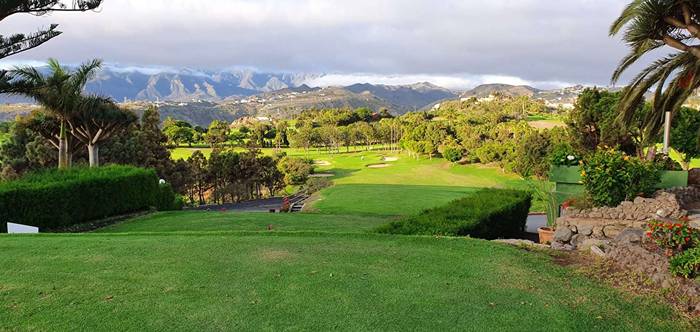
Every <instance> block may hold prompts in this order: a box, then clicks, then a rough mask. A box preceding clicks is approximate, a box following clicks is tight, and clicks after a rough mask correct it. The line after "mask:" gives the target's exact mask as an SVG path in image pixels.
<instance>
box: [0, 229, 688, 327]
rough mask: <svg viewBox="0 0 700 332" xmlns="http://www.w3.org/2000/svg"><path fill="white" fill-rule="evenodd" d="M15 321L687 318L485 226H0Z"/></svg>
mask: <svg viewBox="0 0 700 332" xmlns="http://www.w3.org/2000/svg"><path fill="white" fill-rule="evenodd" d="M0 248H1V249H2V251H3V255H0V266H2V267H3V273H2V277H1V278H0V303H2V304H1V305H0V322H2V329H7V330H92V331H95V330H179V331H194V330H197V331H199V330H331V329H341V330H394V331H405V330H424V331H428V330H430V331H440V330H472V331H488V330H491V331H495V330H498V331H504V330H511V331H593V330H605V331H630V330H633V331H682V330H690V329H691V327H689V326H688V325H687V321H686V320H684V319H682V318H681V317H679V316H676V315H675V314H674V313H673V311H672V310H671V309H670V308H669V307H667V306H664V305H661V304H659V303H658V301H656V300H655V299H652V298H646V299H642V298H636V297H630V296H627V295H623V294H621V293H619V292H618V291H615V290H612V289H609V288H607V287H604V286H600V285H599V284H597V283H596V282H593V281H591V280H588V279H586V278H583V277H581V276H578V275H576V274H574V273H572V272H571V271H570V270H568V269H566V268H563V267H559V266H557V265H555V264H553V263H551V261H550V258H549V257H547V256H546V255H543V254H537V253H530V252H526V251H522V250H519V249H516V248H511V247H508V246H505V245H499V244H492V243H489V242H486V241H481V240H475V239H450V238H433V237H402V236H379V235H330V234H325V235H323V236H319V235H313V234H308V235H304V234H296V235H292V234H286V235H285V234H283V233H277V234H276V235H274V234H273V235H262V234H247V235H246V234H239V235H235V234H233V233H207V234H204V235H195V234H169V235H165V234H161V235H159V234H143V235H140V234H127V235H117V234H106V235H98V234H92V235H48V236H46V235H44V236H2V237H0Z"/></svg>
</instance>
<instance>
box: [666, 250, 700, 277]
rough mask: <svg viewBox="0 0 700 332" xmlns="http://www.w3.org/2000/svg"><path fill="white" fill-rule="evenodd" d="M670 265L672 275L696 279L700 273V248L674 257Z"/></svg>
mask: <svg viewBox="0 0 700 332" xmlns="http://www.w3.org/2000/svg"><path fill="white" fill-rule="evenodd" d="M669 263H670V267H669V270H670V272H671V274H673V275H675V276H682V277H685V278H695V277H696V276H697V275H698V272H700V248H693V249H690V250H688V251H684V252H682V253H680V254H678V255H676V256H673V257H672V258H671V260H670V261H669Z"/></svg>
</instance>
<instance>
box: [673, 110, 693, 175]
mask: <svg viewBox="0 0 700 332" xmlns="http://www.w3.org/2000/svg"><path fill="white" fill-rule="evenodd" d="M699 138H700V112H698V111H697V110H694V109H690V108H687V107H682V108H681V109H680V110H679V111H678V112H677V113H676V114H675V115H674V117H673V123H672V127H671V146H672V147H673V148H674V149H676V150H677V151H678V152H680V153H681V155H682V159H683V160H682V162H683V164H684V167H683V168H685V169H688V164H689V163H690V160H691V159H693V158H697V157H700V144H699V143H700V142H698V139H699Z"/></svg>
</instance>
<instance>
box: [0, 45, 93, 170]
mask: <svg viewBox="0 0 700 332" xmlns="http://www.w3.org/2000/svg"><path fill="white" fill-rule="evenodd" d="M101 65H102V62H101V61H100V60H92V61H89V62H86V63H84V64H82V65H80V66H79V67H78V68H77V69H76V70H74V71H71V70H69V69H67V68H64V67H62V66H61V65H60V64H59V63H58V61H57V60H55V59H49V61H48V67H49V74H48V75H44V74H42V73H40V72H39V71H38V70H37V69H36V68H34V67H23V68H15V69H14V70H12V71H11V72H10V78H11V82H9V83H8V84H7V85H6V86H5V88H6V92H7V93H11V94H20V95H25V96H27V97H30V98H33V99H34V100H36V102H37V103H39V104H40V105H41V106H43V107H44V108H46V110H48V111H49V112H51V113H53V114H54V115H55V116H56V117H57V118H58V119H59V120H60V128H59V133H58V137H59V144H58V167H59V168H68V167H70V164H71V161H70V159H69V156H70V151H69V148H70V144H69V142H68V139H69V138H68V133H67V128H66V127H67V122H68V120H69V119H70V118H71V117H72V116H73V115H74V113H75V112H76V110H77V109H79V108H80V107H81V103H83V102H84V99H85V98H84V96H83V95H82V93H83V88H84V87H85V84H87V82H88V80H90V79H91V78H92V77H93V76H94V75H95V73H96V72H97V70H98V69H99V68H100V66H101Z"/></svg>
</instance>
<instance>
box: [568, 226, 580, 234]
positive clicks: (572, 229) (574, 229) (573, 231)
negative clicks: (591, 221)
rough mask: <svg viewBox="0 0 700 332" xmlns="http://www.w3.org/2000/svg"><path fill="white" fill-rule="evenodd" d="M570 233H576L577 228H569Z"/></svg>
mask: <svg viewBox="0 0 700 332" xmlns="http://www.w3.org/2000/svg"><path fill="white" fill-rule="evenodd" d="M569 229H570V230H571V232H572V233H578V228H577V227H576V226H571V227H569Z"/></svg>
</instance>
